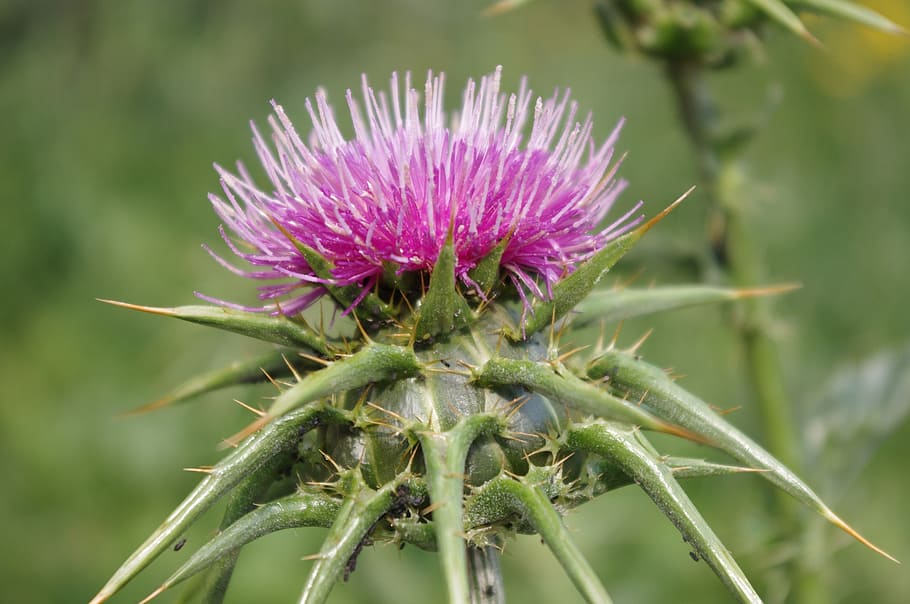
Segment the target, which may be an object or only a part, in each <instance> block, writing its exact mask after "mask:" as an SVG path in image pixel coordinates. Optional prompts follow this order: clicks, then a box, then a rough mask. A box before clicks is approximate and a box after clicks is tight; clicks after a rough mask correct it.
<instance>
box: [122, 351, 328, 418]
mask: <svg viewBox="0 0 910 604" xmlns="http://www.w3.org/2000/svg"><path fill="white" fill-rule="evenodd" d="M295 356H296V353H295V352H294V351H291V350H277V351H272V352H269V353H267V354H264V355H262V356H258V357H255V358H253V359H250V360H248V361H236V362H234V363H231V364H230V365H227V366H226V367H220V368H218V369H215V370H212V371H209V372H207V373H203V374H202V375H199V376H196V377H195V378H193V379H191V380H189V381H187V382H184V383H183V384H181V385H180V386H178V387H177V388H175V389H174V390H173V391H171V392H170V393H169V394H167V395H166V396H164V397H162V398H160V399H158V400H157V401H154V402H151V403H149V404H147V405H143V406H141V407H138V408H136V409H133V410H132V411H127V412H126V413H124V415H137V414H140V413H147V412H149V411H154V410H156V409H161V408H164V407H169V406H171V405H174V404H177V403H182V402H184V401H187V400H189V399H191V398H194V397H196V396H199V395H201V394H205V393H206V392H212V391H214V390H220V389H221V388H227V387H230V386H238V385H240V384H252V383H257V382H264V381H266V380H268V379H269V378H270V377H271V378H284V377H288V376H291V375H293V374H292V372H291V370H290V368H289V367H288V363H289V362H290V360H289V359H292V358H295ZM295 361H296V358H295ZM308 363H309V364H315V363H312V361H308Z"/></svg>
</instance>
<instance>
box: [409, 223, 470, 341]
mask: <svg viewBox="0 0 910 604" xmlns="http://www.w3.org/2000/svg"><path fill="white" fill-rule="evenodd" d="M469 312H470V310H469V309H468V306H467V304H466V303H465V301H464V299H463V298H462V297H461V294H459V293H458V289H457V288H456V287H455V243H454V241H453V239H452V233H451V231H450V232H449V235H448V237H446V242H445V245H444V246H442V249H441V250H440V251H439V257H438V258H437V259H436V265H435V266H434V267H433V273H432V274H431V275H430V286H429V289H427V293H426V294H425V295H424V296H423V299H422V300H421V304H420V313H419V316H418V318H417V324H416V325H415V326H414V331H415V333H414V336H415V339H416V341H417V342H422V341H423V340H426V339H429V338H431V337H433V336H436V335H439V334H449V333H452V331H453V330H454V329H455V327H456V326H458V325H463V324H464V323H465V321H466V320H467V319H468V316H467V313H469Z"/></svg>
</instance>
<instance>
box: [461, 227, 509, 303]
mask: <svg viewBox="0 0 910 604" xmlns="http://www.w3.org/2000/svg"><path fill="white" fill-rule="evenodd" d="M510 239H511V237H505V238H504V239H503V240H502V241H500V242H499V243H497V244H496V247H494V248H493V249H492V250H490V253H489V254H487V255H486V256H484V257H483V258H481V260H480V262H478V263H477V265H476V266H475V267H474V268H472V269H471V270H470V271H468V278H469V279H471V281H473V282H474V283H476V284H477V286H478V287H480V291H481V292H483V295H484V296H488V295H489V294H490V292H492V291H493V288H494V287H495V286H496V284H497V283H498V282H499V265H500V262H502V255H503V253H505V251H506V248H507V247H509V240H510Z"/></svg>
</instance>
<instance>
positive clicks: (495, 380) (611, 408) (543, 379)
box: [474, 358, 700, 440]
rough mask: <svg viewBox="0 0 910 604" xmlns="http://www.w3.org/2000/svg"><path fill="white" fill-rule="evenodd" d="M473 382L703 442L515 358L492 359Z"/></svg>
mask: <svg viewBox="0 0 910 604" xmlns="http://www.w3.org/2000/svg"><path fill="white" fill-rule="evenodd" d="M474 380H475V382H476V383H477V384H478V385H480V386H484V387H491V386H521V387H524V388H527V389H529V390H532V391H534V392H537V393H539V394H542V395H544V396H546V397H548V398H551V399H553V400H554V401H557V402H560V403H563V404H565V405H567V406H568V407H570V408H573V409H577V410H578V411H581V412H582V413H590V414H592V415H595V416H597V417H602V418H606V419H612V420H619V421H623V422H628V423H631V424H636V425H639V426H642V427H644V428H648V429H649V430H656V431H658V432H666V433H668V434H673V435H675V436H681V437H683V438H690V439H694V440H700V439H699V438H698V437H697V436H695V435H693V434H692V433H691V432H690V431H688V430H685V429H682V428H679V427H677V426H675V425H673V424H672V423H668V422H666V421H664V420H662V419H659V418H657V417H655V416H654V415H652V414H651V413H649V412H647V411H645V410H644V409H642V408H641V407H639V406H638V405H635V404H633V403H630V402H629V401H627V400H623V399H621V398H617V397H615V396H613V395H611V394H609V393H607V392H604V391H603V390H601V389H600V388H598V387H597V386H594V385H593V384H590V383H588V382H585V381H583V380H580V379H578V378H577V377H575V376H574V375H572V374H571V373H568V372H567V373H566V374H565V375H561V374H559V373H557V372H556V371H554V370H553V368H552V367H550V366H549V365H548V364H544V363H537V362H534V361H521V360H516V359H503V358H497V359H490V360H489V361H487V362H486V363H485V364H484V366H483V368H482V369H481V370H480V371H479V372H478V373H477V374H476V375H475V376H474Z"/></svg>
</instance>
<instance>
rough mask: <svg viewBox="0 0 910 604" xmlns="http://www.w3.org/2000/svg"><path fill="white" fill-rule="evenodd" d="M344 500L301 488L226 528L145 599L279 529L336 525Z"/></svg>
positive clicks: (261, 507)
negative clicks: (301, 489)
mask: <svg viewBox="0 0 910 604" xmlns="http://www.w3.org/2000/svg"><path fill="white" fill-rule="evenodd" d="M340 508H341V501H340V500H338V499H335V498H332V497H330V496H328V495H326V494H324V493H319V492H308V491H300V492H297V493H294V494H293V495H288V496H286V497H282V498H281V499H276V500H275V501H272V502H270V503H267V504H265V505H262V506H260V507H258V508H256V509H255V510H253V511H251V512H250V513H249V514H246V515H245V516H243V517H241V518H239V519H238V520H237V521H236V522H234V523H233V524H231V525H229V526H228V527H226V528H224V529H223V530H222V531H221V532H220V533H218V534H217V535H215V537H213V538H212V539H211V540H210V541H209V542H208V543H206V544H205V545H203V546H202V547H201V548H199V550H197V551H196V552H195V553H194V554H193V555H192V557H190V559H189V560H187V561H186V562H185V563H184V564H183V566H181V567H180V568H179V569H178V570H177V571H176V572H175V573H174V574H172V575H171V576H170V577H168V579H167V580H166V581H165V582H164V583H162V584H161V586H160V587H159V588H158V589H156V590H155V591H154V592H153V593H152V594H151V595H150V596H148V597H147V598H146V599H145V600H143V601H142V602H143V603H145V602H148V601H149V600H151V599H152V598H154V597H156V596H158V595H159V594H161V593H162V592H164V591H165V590H167V589H170V588H171V587H173V586H174V585H177V584H178V583H180V582H181V581H185V580H187V579H189V578H190V577H192V576H193V575H195V574H196V573H199V572H201V571H203V570H206V569H207V568H209V567H211V566H212V565H213V564H216V563H218V562H219V561H220V560H221V559H222V558H223V557H224V556H228V555H230V554H233V553H236V552H238V551H239V550H240V548H241V547H243V546H244V545H246V544H247V543H249V542H251V541H253V540H255V539H258V538H259V537H262V536H263V535H268V534H270V533H274V532H276V531H280V530H284V529H289V528H299V527H305V526H318V527H324V528H328V527H330V526H332V523H333V521H334V520H335V517H336V515H337V514H338V510H339V509H340Z"/></svg>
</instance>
